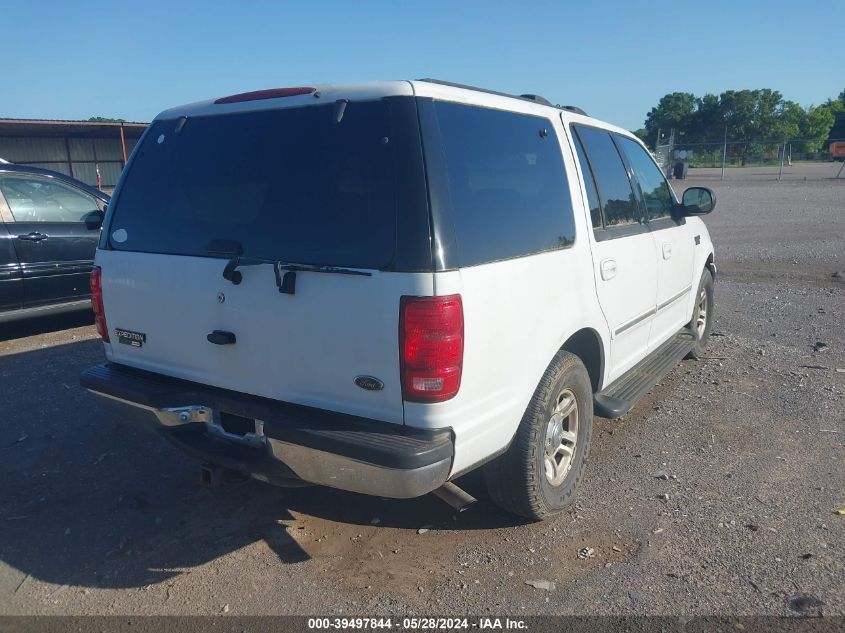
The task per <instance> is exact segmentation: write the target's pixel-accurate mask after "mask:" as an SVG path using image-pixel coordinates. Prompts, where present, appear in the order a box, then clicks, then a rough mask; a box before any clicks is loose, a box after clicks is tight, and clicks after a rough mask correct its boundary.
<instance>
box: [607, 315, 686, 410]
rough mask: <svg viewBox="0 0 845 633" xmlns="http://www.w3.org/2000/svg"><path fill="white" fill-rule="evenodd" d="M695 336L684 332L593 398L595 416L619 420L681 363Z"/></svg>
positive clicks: (676, 335) (684, 330)
mask: <svg viewBox="0 0 845 633" xmlns="http://www.w3.org/2000/svg"><path fill="white" fill-rule="evenodd" d="M695 341H696V335H695V334H694V333H693V332H691V331H690V330H689V329H687V328H683V329H682V330H681V331H679V332H678V333H677V334H675V335H674V336H673V337H672V338H670V339H669V340H668V341H666V342H665V343H663V345H661V346H660V347H658V348H657V349H656V350H654V351H653V352H652V353H651V354H649V355H648V356H646V357H645V358H644V359H643V360H641V361H640V362H639V363H638V364H636V365H634V366H633V367H632V368H631V369H629V370H628V371H627V372H625V373H624V374H623V375H622V376H620V377H619V378H618V379H617V380H616V381H614V383H613V384H612V385H610V386H609V387H607V388H606V389H604V390H602V391H600V392H598V393H597V394H596V395H595V396H594V398H593V408H594V410H595V413H596V415H599V416H601V417H603V418H610V419H613V418H618V417H620V416H622V415H625V414H626V413H628V411H629V410H630V409H631V407H633V406H634V405H635V404H636V403H637V401H638V400H639V399H640V398H642V397H643V396H644V395H645V394H647V393H648V392H649V391H650V390H651V388H652V387H654V385H656V384H657V383H659V382H660V381H661V380H662V379H663V377H664V376H665V375H666V374H668V373H669V372H670V371H672V369H673V368H674V367H675V366H676V365H677V364H678V363H680V362H681V361H682V360H683V359H684V357H685V356H686V355H687V354H689V352H690V350H691V349H692V347H693V345H695Z"/></svg>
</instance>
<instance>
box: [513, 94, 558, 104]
mask: <svg viewBox="0 0 845 633" xmlns="http://www.w3.org/2000/svg"><path fill="white" fill-rule="evenodd" d="M519 98H520V99H527V100H528V101H533V102H534V103H539V104H540V105H546V106H552V107H554V104H553V103H552V102H551V101H549V100H548V99H546V98H545V97H541V96H540V95H532V94H524V95H519Z"/></svg>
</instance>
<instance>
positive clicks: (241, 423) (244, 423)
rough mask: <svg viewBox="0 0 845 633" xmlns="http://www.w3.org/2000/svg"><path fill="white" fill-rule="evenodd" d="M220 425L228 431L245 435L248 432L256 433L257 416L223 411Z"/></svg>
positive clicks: (241, 435)
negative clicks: (249, 416)
mask: <svg viewBox="0 0 845 633" xmlns="http://www.w3.org/2000/svg"><path fill="white" fill-rule="evenodd" d="M220 427H221V428H222V429H223V430H224V431H226V433H229V434H231V435H238V436H240V437H243V436H244V435H246V434H247V433H255V418H245V417H243V416H241V415H235V414H234V413H226V412H225V411H221V412H220Z"/></svg>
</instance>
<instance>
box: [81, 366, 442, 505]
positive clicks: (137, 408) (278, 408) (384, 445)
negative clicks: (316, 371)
mask: <svg viewBox="0 0 845 633" xmlns="http://www.w3.org/2000/svg"><path fill="white" fill-rule="evenodd" d="M80 382H81V383H82V386H83V387H85V388H86V389H88V390H89V391H90V392H91V393H92V394H93V395H94V396H96V397H97V398H98V400H100V402H101V403H102V405H103V406H104V407H105V408H107V409H108V410H109V411H111V412H112V413H113V415H114V417H115V418H116V419H120V420H128V421H132V422H136V423H138V424H141V425H143V426H146V427H150V428H154V429H156V430H157V431H158V432H159V433H161V434H162V435H164V436H165V437H166V438H167V439H168V440H169V441H171V442H172V443H174V444H175V445H176V446H177V447H179V448H180V449H182V450H183V451H185V452H186V453H188V454H189V455H191V456H192V457H194V458H196V459H199V460H201V461H205V462H209V463H212V464H215V465H217V466H223V467H225V468H232V469H234V470H238V471H241V472H244V473H248V474H250V475H252V476H253V477H255V478H257V479H260V480H262V481H267V482H269V483H274V484H281V485H284V484H285V483H290V482H291V481H292V480H300V481H305V482H309V483H313V484H319V485H323V486H330V487H332V488H339V489H341V490H349V491H352V492H359V493H363V494H370V495H377V496H382V497H392V498H410V497H418V496H420V495H423V494H426V493H428V492H431V491H432V490H435V489H436V488H439V487H440V486H441V485H442V484H443V483H444V482H445V481H446V479H447V478H448V476H449V472H450V470H451V466H452V457H453V455H454V444H453V439H452V433H451V431H449V430H448V429H444V430H437V431H426V430H421V429H412V428H410V427H406V426H404V425H400V424H391V423H387V422H380V421H377V420H368V419H365V418H360V417H356V416H350V415H344V414H339V413H334V412H330V411H323V410H320V409H313V408H310V407H303V406H298V405H293V404H289V403H285V402H279V401H276V400H269V399H266V398H259V397H256V396H250V395H246V394H241V393H237V392H232V391H227V390H224V389H218V388H214V387H209V386H206V385H200V384H198V383H193V382H188V381H184V380H178V379H175V378H170V377H168V376H162V375H159V374H154V373H150V372H145V371H141V370H137V369H133V368H130V367H126V366H123V365H117V364H114V363H104V364H102V365H97V366H95V367H91V368H90V369H88V370H86V371H85V372H83V373H82V376H81V377H80ZM221 412H225V413H228V414H233V415H237V416H243V417H247V418H254V419H255V420H256V421H258V422H260V423H263V424H256V432H255V433H247V434H245V435H234V434H230V433H228V432H226V431H225V429H223V428H222V426H221V424H220V413H221Z"/></svg>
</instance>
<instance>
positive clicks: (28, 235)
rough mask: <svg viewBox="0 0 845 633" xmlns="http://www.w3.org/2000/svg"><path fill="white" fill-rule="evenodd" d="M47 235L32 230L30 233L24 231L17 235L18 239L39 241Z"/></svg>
mask: <svg viewBox="0 0 845 633" xmlns="http://www.w3.org/2000/svg"><path fill="white" fill-rule="evenodd" d="M47 237H48V236H46V235H44V233H38V232H36V231H33V232H32V233H26V234H25V235H18V239H19V240H24V241H26V242H40V241H41V240H46V239H47Z"/></svg>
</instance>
